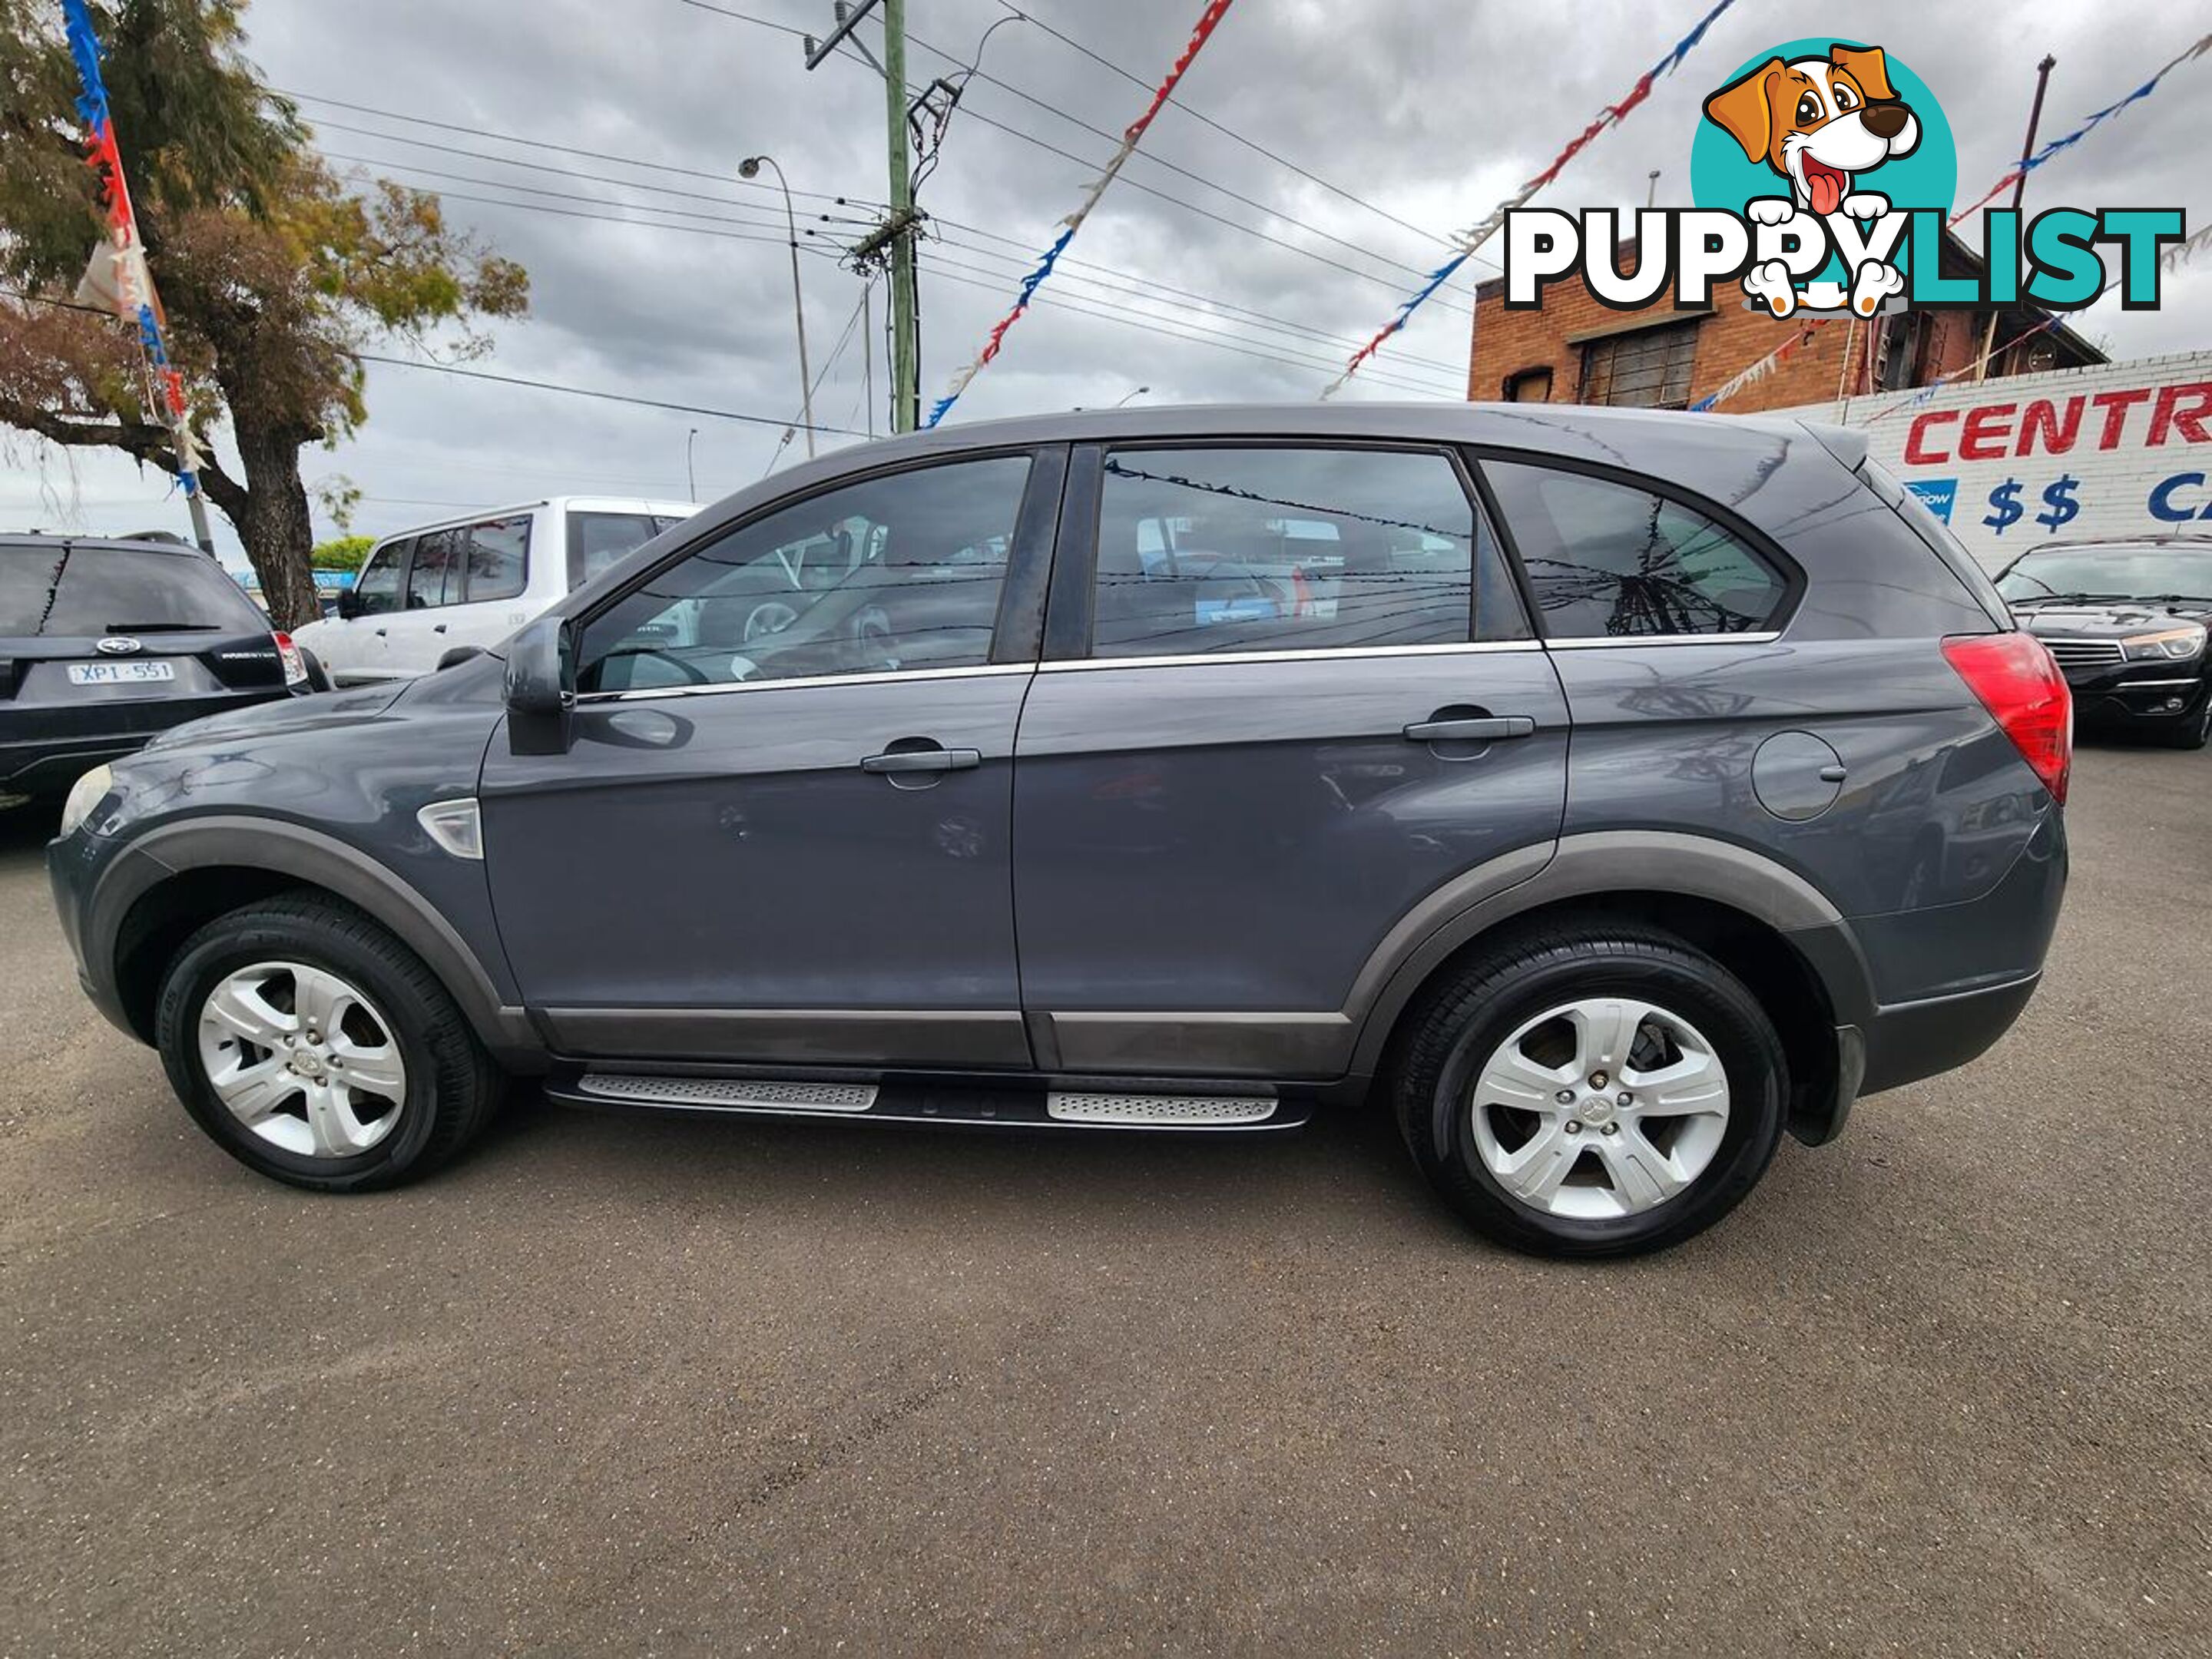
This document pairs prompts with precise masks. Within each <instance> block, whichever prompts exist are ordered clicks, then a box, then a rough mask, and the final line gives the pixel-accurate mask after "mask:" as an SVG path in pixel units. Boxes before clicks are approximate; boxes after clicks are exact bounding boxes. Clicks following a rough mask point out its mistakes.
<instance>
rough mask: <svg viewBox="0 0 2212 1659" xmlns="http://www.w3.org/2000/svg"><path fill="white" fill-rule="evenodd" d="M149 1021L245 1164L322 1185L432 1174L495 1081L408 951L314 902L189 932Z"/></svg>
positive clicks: (176, 1076) (465, 1136) (285, 900)
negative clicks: (153, 1020)
mask: <svg viewBox="0 0 2212 1659" xmlns="http://www.w3.org/2000/svg"><path fill="white" fill-rule="evenodd" d="M155 1024H156V1036H157V1040H158V1042H159V1043H160V1046H161V1061H162V1064H163V1066H165V1067H166V1068H167V1072H168V1074H169V1081H170V1084H171V1085H172V1086H173V1088H174V1089H175V1090H176V1091H177V1095H178V1097H179V1099H181V1100H182V1101H183V1102H184V1103H185V1109H186V1110H188V1111H190V1112H191V1115H192V1117H193V1119H194V1120H195V1121H197V1123H198V1124H199V1126H200V1127H202V1128H203V1129H204V1130H206V1131H207V1133H209V1135H210V1136H211V1137H212V1138H213V1139H215V1140H216V1143H217V1144H218V1145H219V1146H222V1148H223V1150H224V1151H226V1152H228V1153H230V1155H231V1156H232V1157H234V1158H237V1159H238V1160H239V1161H240V1163H242V1164H246V1165H247V1166H249V1167H250V1168H252V1169H254V1170H259V1171H260V1172H261V1173H262V1174H264V1175H266V1176H272V1177H274V1178H275V1179H276V1180H278V1181H283V1182H289V1183H291V1184H292V1185H294V1186H295V1187H307V1188H313V1189H316V1190H318V1191H324V1192H347V1191H356V1190H360V1189H364V1188H374V1187H388V1186H392V1185H394V1184H396V1183H398V1182H401V1181H405V1180H411V1179H413V1178H414V1177H416V1176H422V1175H426V1174H428V1172H429V1171H430V1170H434V1169H435V1168H437V1167H438V1166H439V1165H440V1164H443V1163H445V1162H446V1161H447V1159H449V1158H453V1156H454V1155H455V1154H456V1153H458V1152H460V1151H461V1150H462V1148H464V1147H465V1146H467V1145H468V1144H469V1142H470V1141H471V1140H473V1139H475V1138H476V1136H477V1133H479V1132H480V1131H481V1130H482V1129H483V1126H484V1124H485V1123H486V1122H488V1121H489V1119H490V1116H491V1114H492V1112H493V1110H494V1109H495V1106H496V1104H497V1103H498V1098H499V1095H500V1092H501V1083H502V1081H503V1079H501V1076H500V1073H499V1072H498V1069H497V1068H496V1067H495V1066H494V1065H493V1064H492V1062H491V1060H490V1059H489V1056H488V1055H486V1054H485V1053H484V1052H483V1048H482V1046H481V1045H480V1044H479V1043H478V1042H477V1040H476V1036H475V1033H473V1032H472V1031H471V1030H470V1029H469V1026H468V1024H467V1022H466V1020H465V1019H464V1018H463V1017H462V1015H461V1012H460V1010H459V1008H458V1007H456V1006H454V1003H453V998H452V997H451V996H450V995H448V994H447V992H446V989H445V987H443V986H442V985H441V984H439V982H438V981H437V979H436V978H435V976H434V975H432V974H431V973H430V971H429V969H427V968H426V967H424V966H423V965H422V962H421V961H420V960H419V959H418V958H417V957H416V956H415V955H414V954H413V953H412V952H411V951H409V950H408V949H407V948H406V947H405V946H404V945H401V944H400V943H399V942H398V940H397V939H393V938H392V936H391V934H389V933H386V932H385V931H384V929H382V928H381V927H378V926H377V925H376V924H375V923H374V921H370V920H369V919H368V917H367V916H365V915H362V914H361V913H360V912H359V911H356V910H354V909H352V908H349V907H347V906H344V905H342V904H339V903H337V902H332V901H330V900H327V899H324V898H322V897H319V896H315V895H312V894H298V895H292V896H283V897H278V898H274V899H270V900H268V901H266V902H263V903H259V904H256V905H253V906H251V907H249V908H246V909H242V910H236V911H233V912H232V913H230V914H229V915H225V916H221V917H218V918H217V919H216V920H215V921H211V922H210V923H208V924H207V925H206V926H205V927H202V928H201V929H200V930H199V931H198V932H197V933H194V934H193V935H192V936H191V938H190V939H187V940H186V941H185V945H184V947H183V948H182V949H181V950H180V951H179V952H178V953H177V956H176V958H175V960H174V961H173V963H171V965H170V968H169V971H168V975H167V978H166V979H165V981H163V984H162V988H161V1001H160V1004H159V1006H158V1009H157V1011H156V1015H155Z"/></svg>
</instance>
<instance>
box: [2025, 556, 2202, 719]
mask: <svg viewBox="0 0 2212 1659" xmlns="http://www.w3.org/2000/svg"><path fill="white" fill-rule="evenodd" d="M1997 590H1998V592H2002V594H2003V595H2004V596H2005V599H2006V600H2007V602H2008V603H2009V604H2010V605H2011V606H2012V608H2013V611H2014V613H2015V615H2017V616H2018V617H2020V619H2021V622H2022V623H2024V624H2026V626H2027V629H2028V631H2029V632H2030V633H2032V634H2033V635H2035V636H2036V637H2037V638H2038V639H2039V640H2041V641H2043V642H2044V644H2045V645H2046V646H2048V647H2050V648H2051V655H2052V656H2054V657H2056V658H2057V659H2058V665H2059V666H2060V667H2061V668H2063V669H2064V670H2065V671H2066V680H2067V683H2068V684H2069V685H2071V686H2072V687H2073V688H2074V710H2075V715H2076V717H2077V718H2078V719H2079V720H2081V724H2082V725H2083V726H2085V727H2086V726H2102V727H2105V728H2107V729H2118V730H2123V731H2134V732H2142V733H2144V734H2145V735H2147V736H2148V737H2151V738H2155V739H2157V740H2158V741H2159V742H2160V743H2164V744H2170V745H2172V747H2173V748H2176V749H2202V748H2203V747H2204V745H2205V744H2206V742H2207V741H2208V740H2212V652H2208V651H2207V650H2206V649H2205V646H2204V642H2205V637H2206V633H2207V630H2208V627H2212V536H2148V537H2143V538H2138V539H2131V540H2127V541H2093V542H2092V541H2081V542H2052V543H2050V544H2047V545H2045V546H2043V547H2039V548H2036V549H2035V550H2033V551H2031V552H2027V553H2023V554H2022V555H2021V556H2020V557H2019V558H2017V559H2015V560H2014V561H2013V562H2011V563H2010V564H2008V565H2007V566H2006V567H2005V568H2004V571H2003V574H2001V575H2000V576H1999V577H1998V578H1997Z"/></svg>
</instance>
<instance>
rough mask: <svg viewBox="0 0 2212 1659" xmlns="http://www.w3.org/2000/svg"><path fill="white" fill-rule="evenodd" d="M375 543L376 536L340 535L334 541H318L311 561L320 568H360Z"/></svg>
mask: <svg viewBox="0 0 2212 1659" xmlns="http://www.w3.org/2000/svg"><path fill="white" fill-rule="evenodd" d="M375 545H376V538H375V537H374V536H340V537H338V538H337V539H335V540H333V541H327V542H317V543H316V544H315V550H314V553H313V556H312V557H311V559H310V561H309V562H311V563H312V564H313V566H314V567H315V568H316V569H318V570H358V569H360V568H361V566H362V560H364V559H366V558H367V557H368V550H369V549H370V548H372V547H374V546H375Z"/></svg>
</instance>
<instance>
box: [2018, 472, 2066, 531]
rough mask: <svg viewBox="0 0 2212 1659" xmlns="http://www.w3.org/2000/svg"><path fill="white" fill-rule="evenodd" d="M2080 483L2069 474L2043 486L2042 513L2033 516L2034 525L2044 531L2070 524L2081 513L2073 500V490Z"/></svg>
mask: <svg viewBox="0 0 2212 1659" xmlns="http://www.w3.org/2000/svg"><path fill="white" fill-rule="evenodd" d="M2080 483H2081V480H2080V479H2079V478H2076V477H2072V476H2071V475H2070V474H2069V475H2068V476H2066V477H2060V478H2058V479H2057V480H2056V481H2055V482H2053V483H2051V484H2049V485H2047V486H2045V489H2044V492H2043V511H2042V512H2040V513H2037V514H2036V515H2035V521H2036V523H2038V524H2039V525H2041V526H2043V527H2044V528H2045V529H2046V530H2056V529H2057V528H2058V527H2059V526H2061V525H2065V524H2070V523H2072V522H2073V521H2074V520H2075V516H2076V515H2078V514H2079V513H2081V507H2079V506H2077V505H2076V504H2075V500H2074V491H2075V487H2076V486H2077V485H2079V484H2080ZM2015 516H2017V515H2015ZM2007 522H2010V520H2007Z"/></svg>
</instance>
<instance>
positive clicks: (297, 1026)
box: [199, 962, 407, 1158]
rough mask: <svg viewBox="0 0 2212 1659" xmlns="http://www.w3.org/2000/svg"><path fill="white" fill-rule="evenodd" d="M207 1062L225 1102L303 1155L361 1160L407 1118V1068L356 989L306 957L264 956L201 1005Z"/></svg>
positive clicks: (376, 1012)
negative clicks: (282, 958) (304, 960)
mask: <svg viewBox="0 0 2212 1659" xmlns="http://www.w3.org/2000/svg"><path fill="white" fill-rule="evenodd" d="M199 1060H200V1066H201V1068H202V1070H203V1071H204V1073H206V1076H207V1080H208V1086H209V1087H210V1088H211V1089H213V1090H214V1091H215V1094H216V1098H217V1099H218V1100H220V1101H222V1103H223V1106H224V1108H225V1109H227V1110H228V1112H229V1113H230V1115H232V1116H233V1117H234V1118H236V1119H237V1120H238V1121H239V1122H240V1123H241V1124H243V1125H244V1126H245V1127H246V1128H248V1129H250V1130H251V1131H252V1133H254V1134H256V1135H257V1136H258V1137H259V1138H260V1139H263V1140H264V1141H267V1142H268V1143H269V1144H270V1146H275V1147H277V1148H279V1149H280V1150H282V1151H284V1152H291V1153H294V1154H295V1155H296V1156H298V1157H301V1158H354V1157H357V1156H359V1155H360V1154H361V1153H362V1152H367V1151H368V1149H369V1148H371V1147H372V1146H375V1145H376V1144H377V1143H378V1142H379V1141H380V1140H382V1139H384V1138H385V1137H386V1135H388V1134H390V1133H392V1129H393V1127H395V1126H396V1125H397V1124H398V1121H399V1115H400V1110H401V1108H402V1106H403V1104H404V1102H405V1100H406V1097H407V1066H406V1062H405V1060H404V1059H403V1057H402V1056H401V1054H400V1051H399V1042H398V1037H397V1036H395V1035H394V1034H393V1031H392V1024H391V1022H390V1021H389V1020H388V1019H386V1018H385V1016H384V1014H383V1012H381V1011H380V1009H379V1008H378V1007H377V1006H376V1005H375V1004H374V1002H372V1001H370V1000H369V999H368V995H367V994H365V993H364V992H362V990H361V989H360V988H359V987H357V986H355V985H353V984H350V983H349V982H348V981H346V980H344V979H343V978H341V977H340V976H339V975H337V974H334V973H332V972H331V971H330V970H329V969H325V968H317V967H313V966H311V965H309V964H308V963H301V962H257V963H253V964H252V966H250V967H246V968H240V969H237V970H236V971H234V972H233V973H231V974H229V975H226V976H225V977H224V978H222V980H221V981H218V982H217V983H216V986H215V988H214V989H213V990H211V991H210V992H209V993H208V994H207V997H206V1000H204V1001H203V1002H202V1003H201V1005H200V1013H199Z"/></svg>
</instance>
